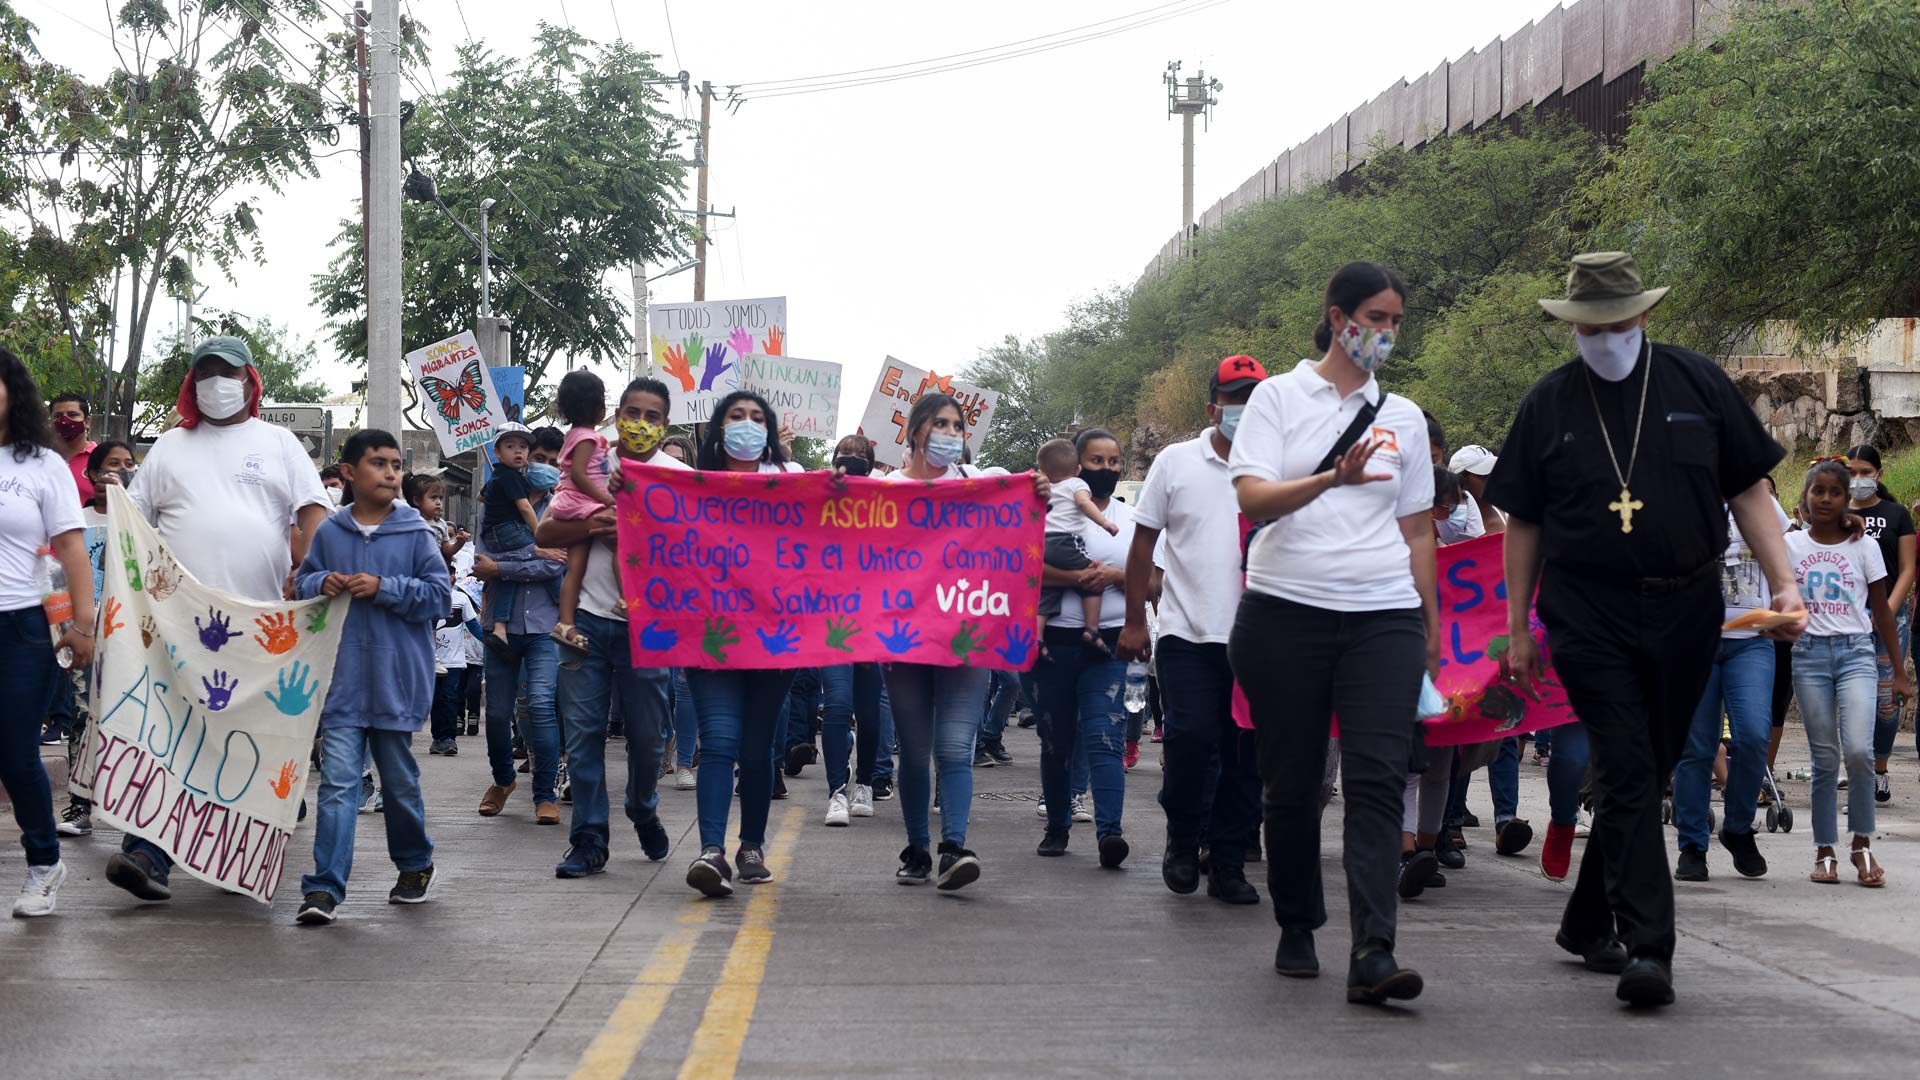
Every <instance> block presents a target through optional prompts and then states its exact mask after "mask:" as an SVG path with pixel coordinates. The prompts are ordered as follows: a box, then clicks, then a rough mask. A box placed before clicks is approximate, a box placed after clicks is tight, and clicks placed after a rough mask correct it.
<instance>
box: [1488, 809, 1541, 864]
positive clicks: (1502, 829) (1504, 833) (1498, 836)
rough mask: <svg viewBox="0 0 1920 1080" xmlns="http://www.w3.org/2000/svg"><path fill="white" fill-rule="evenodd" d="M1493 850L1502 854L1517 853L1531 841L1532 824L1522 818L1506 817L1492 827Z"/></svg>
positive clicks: (1525, 848) (1523, 849) (1524, 848)
mask: <svg viewBox="0 0 1920 1080" xmlns="http://www.w3.org/2000/svg"><path fill="white" fill-rule="evenodd" d="M1493 835H1494V841H1493V850H1494V851H1496V852H1498V853H1500V854H1502V855H1518V854H1520V853H1521V852H1523V851H1525V850H1527V845H1528V844H1531V843H1533V826H1531V825H1529V824H1527V822H1526V819H1524V818H1508V819H1507V820H1505V821H1503V822H1501V823H1500V824H1498V825H1495V826H1494V827H1493Z"/></svg>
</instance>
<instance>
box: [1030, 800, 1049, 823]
mask: <svg viewBox="0 0 1920 1080" xmlns="http://www.w3.org/2000/svg"><path fill="white" fill-rule="evenodd" d="M1033 816H1034V817H1037V818H1044V817H1046V816H1047V802H1046V800H1045V799H1042V800H1040V802H1039V803H1038V804H1036V805H1035V806H1034V808H1033Z"/></svg>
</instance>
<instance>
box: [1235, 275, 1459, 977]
mask: <svg viewBox="0 0 1920 1080" xmlns="http://www.w3.org/2000/svg"><path fill="white" fill-rule="evenodd" d="M1405 296H1406V287H1405V286H1404V285H1402V284H1401V283H1400V279H1399V278H1398V277H1397V276H1395V274H1394V273H1393V271H1391V270H1388V269H1387V268H1386V267H1384V266H1380V265H1378V264H1376V263H1366V262H1353V263H1348V264H1347V265H1345V266H1343V267H1341V268H1340V269H1339V270H1338V271H1337V272H1335V274H1334V275H1333V279H1332V280H1331V281H1330V282H1328V284H1327V293H1326V302H1325V305H1324V307H1323V311H1324V314H1323V316H1322V318H1321V321H1320V326H1319V328H1318V329H1317V330H1316V331H1315V333H1314V344H1315V345H1316V346H1317V347H1319V348H1320V349H1322V350H1323V351H1324V355H1323V356H1322V357H1321V358H1320V359H1319V360H1318V361H1301V363H1300V365H1299V366H1298V367H1296V368H1294V369H1293V370H1292V371H1289V372H1287V373H1285V374H1282V375H1276V376H1274V377H1272V378H1269V379H1267V380H1266V381H1264V382H1262V383H1261V384H1260V386H1259V387H1258V388H1257V389H1255V390H1254V392H1253V397H1252V398H1251V399H1250V400H1249V401H1248V402H1247V410H1246V413H1245V414H1244V415H1243V416H1242V417H1241V420H1240V427H1239V430H1238V431H1237V432H1236V434H1235V436H1234V440H1233V451H1232V454H1231V456H1230V457H1229V459H1228V472H1229V474H1230V475H1231V476H1232V478H1233V484H1234V490H1235V493H1236V494H1237V495H1238V496H1239V501H1240V510H1241V512H1242V513H1244V514H1246V515H1247V517H1248V518H1250V519H1252V520H1254V521H1257V522H1265V523H1267V524H1266V525H1265V527H1264V528H1261V529H1260V530H1259V531H1258V532H1256V533H1254V535H1253V537H1252V538H1251V540H1250V542H1249V545H1248V550H1247V591H1246V594H1245V595H1244V596H1243V597H1242V598H1241V601H1240V610H1239V613H1238V614H1237V615H1236V617H1235V620H1234V626H1233V635H1232V638H1231V640H1230V641H1229V643H1228V657H1229V659H1230V660H1231V661H1232V663H1233V670H1234V674H1235V676H1236V677H1237V678H1238V680H1239V682H1240V686H1241V689H1242V690H1243V691H1244V692H1245V694H1246V697H1247V701H1248V704H1249V705H1250V707H1251V710H1252V715H1253V722H1254V727H1255V728H1256V729H1257V730H1258V733H1259V763H1260V777H1261V780H1262V781H1263V783H1264V786H1265V797H1264V801H1265V807H1264V809H1265V817H1266V840H1267V887H1268V890H1269V891H1270V892H1271V893H1272V896H1273V911H1274V917H1275V919H1276V920H1277V921H1278V922H1279V923H1280V946H1279V949H1278V950H1277V952H1276V955H1275V957H1274V967H1275V969H1276V970H1278V971H1279V972H1280V973H1281V974H1283V975H1288V976H1293V977H1299V978H1305V977H1310V976H1313V975H1317V974H1318V973H1319V970H1320V965H1319V960H1318V958H1317V957H1316V955H1315V953H1314V947H1313V931H1315V930H1317V929H1319V927H1320V926H1321V925H1322V924H1324V923H1325V922H1326V920H1327V912H1326V903H1325V897H1324V895H1323V892H1322V886H1321V882H1320V829H1319V818H1320V805H1319V794H1320V778H1321V775H1322V772H1323V769H1324V764H1325V761H1326V756H1327V742H1328V736H1329V727H1330V724H1331V722H1332V720H1333V717H1334V716H1336V715H1337V716H1338V717H1339V723H1340V743H1339V746H1340V764H1341V773H1342V774H1343V776H1344V781H1343V783H1342V794H1343V795H1344V797H1345V803H1346V819H1345V833H1346V837H1345V842H1346V852H1345V860H1344V861H1345V865H1346V871H1347V898H1348V907H1349V908H1350V911H1351V919H1352V928H1353V950H1352V955H1351V960H1350V962H1349V967H1348V973H1347V1000H1349V1001H1354V1002H1362V1003H1367V1004H1379V1003H1381V1002H1383V1001H1385V1000H1387V999H1389V998H1402V999H1405V998H1412V997H1415V996H1417V995H1418V994H1419V993H1420V990H1421V979H1420V975H1419V973H1418V972H1415V971H1412V970H1410V969H1405V968H1401V967H1400V966H1399V965H1398V964H1397V963H1396V962H1395V961H1394V958H1393V945H1394V919H1395V903H1396V897H1395V893H1394V888H1395V879H1396V877H1397V876H1398V872H1399V865H1400V796H1401V789H1402V787H1403V786H1404V781H1405V778H1406V767H1407V755H1408V750H1409V747H1410V744H1411V740H1412V738H1413V725H1414V723H1415V718H1414V708H1415V706H1416V704H1417V702H1418V700H1419V697H1420V684H1421V676H1422V674H1423V673H1431V672H1432V671H1434V670H1435V669H1436V668H1437V667H1438V664H1439V640H1440V639H1439V610H1438V608H1437V606H1436V602H1435V588H1434V539H1433V525H1432V523H1431V521H1430V520H1429V515H1428V511H1429V510H1430V509H1431V507H1432V505H1433V467H1432V464H1431V463H1430V461H1429V460H1428V455H1427V454H1423V453H1421V452H1420V451H1422V450H1425V449H1426V448H1427V447H1426V437H1425V436H1426V427H1427V425H1426V421H1425V419H1424V418H1423V417H1422V416H1421V414H1420V409H1419V407H1418V406H1416V405H1415V404H1413V403H1412V402H1411V401H1408V400H1407V399H1406V398H1403V397H1397V396H1394V395H1391V394H1388V393H1386V392H1385V391H1383V390H1382V389H1381V388H1380V384H1379V383H1378V382H1377V381H1375V379H1374V375H1373V373H1374V371H1375V369H1377V368H1378V367H1379V366H1380V364H1381V363H1383V362H1384V361H1385V360H1386V358H1387V355H1388V353H1389V352H1390V351H1391V350H1392V348H1393V340H1394V335H1395V333H1396V331H1397V330H1398V328H1399V326H1400V320H1401V317H1402V312H1403V309H1404V306H1405Z"/></svg>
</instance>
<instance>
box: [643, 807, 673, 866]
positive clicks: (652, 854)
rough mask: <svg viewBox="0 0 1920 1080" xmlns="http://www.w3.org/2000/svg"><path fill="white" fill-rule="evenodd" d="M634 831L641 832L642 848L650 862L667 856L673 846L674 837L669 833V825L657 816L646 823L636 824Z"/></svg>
mask: <svg viewBox="0 0 1920 1080" xmlns="http://www.w3.org/2000/svg"><path fill="white" fill-rule="evenodd" d="M633 831H634V832H636V833H638V834H640V850H641V851H643V852H645V853H646V856H647V859H648V861H650V862H659V861H660V860H661V859H664V858H666V857H667V853H668V852H669V851H670V850H672V848H673V838H672V837H670V836H668V835H667V827H666V826H665V825H663V824H661V823H660V819H659V818H657V817H656V818H654V819H653V820H652V821H649V822H647V823H646V824H645V825H635V826H634V827H633Z"/></svg>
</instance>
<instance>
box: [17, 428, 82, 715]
mask: <svg viewBox="0 0 1920 1080" xmlns="http://www.w3.org/2000/svg"><path fill="white" fill-rule="evenodd" d="M14 450H15V447H14V445H13V444H12V443H8V444H7V445H5V446H0V611H18V610H19V609H21V608H29V607H39V606H40V600H41V596H40V587H39V584H38V582H39V573H38V571H39V568H40V549H41V548H43V547H47V546H49V544H48V541H50V540H52V538H54V537H56V536H59V535H60V534H61V533H66V532H73V531H74V530H76V529H82V528H85V527H86V522H85V521H84V520H82V518H81V517H80V487H79V485H77V484H75V483H74V482H73V470H72V469H70V468H68V467H67V463H66V462H65V461H62V460H61V459H60V455H59V454H56V453H54V452H53V451H51V450H48V449H45V448H44V447H35V448H34V449H33V450H32V452H30V453H29V454H28V455H27V458H26V460H25V461H20V460H17V459H16V458H15V457H14ZM70 584H74V583H70ZM12 704H14V705H19V704H20V703H18V702H14V703H12Z"/></svg>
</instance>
